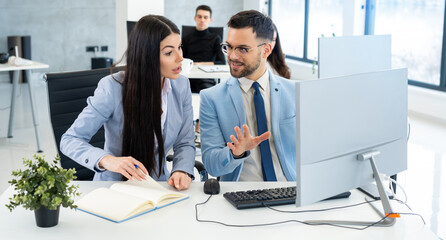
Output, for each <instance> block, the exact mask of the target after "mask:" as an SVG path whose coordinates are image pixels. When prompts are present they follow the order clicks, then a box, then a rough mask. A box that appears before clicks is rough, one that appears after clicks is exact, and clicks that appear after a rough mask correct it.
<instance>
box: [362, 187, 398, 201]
mask: <svg viewBox="0 0 446 240" xmlns="http://www.w3.org/2000/svg"><path fill="white" fill-rule="evenodd" d="M358 190H359V191H361V192H363V193H365V194H367V196H369V197H371V198H373V199H375V200H380V199H381V198H380V197H379V191H378V187H377V186H376V183H370V184H367V185H365V186H362V187H359V188H358ZM385 191H386V194H387V197H388V198H389V199H393V198H394V196H393V193H392V192H390V189H387V188H386V189H385Z"/></svg>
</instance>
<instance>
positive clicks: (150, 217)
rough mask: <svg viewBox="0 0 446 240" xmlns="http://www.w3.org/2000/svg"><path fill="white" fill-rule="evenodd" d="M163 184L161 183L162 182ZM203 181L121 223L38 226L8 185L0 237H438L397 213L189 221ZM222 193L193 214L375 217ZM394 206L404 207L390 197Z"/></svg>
mask: <svg viewBox="0 0 446 240" xmlns="http://www.w3.org/2000/svg"><path fill="white" fill-rule="evenodd" d="M112 183H113V182H76V184H79V186H80V190H81V192H83V193H88V192H89V191H91V190H93V189H94V188H97V187H102V186H109V185H111V184H112ZM162 184H163V185H164V186H167V184H166V183H162ZM294 184H295V183H293V182H286V183H283V182H282V183H277V182H274V183H263V182H256V183H254V182H224V183H221V190H222V193H224V192H228V191H237V190H248V189H260V188H269V187H278V186H280V187H282V186H292V185H294ZM202 189H203V183H202V182H193V183H192V185H191V188H190V189H189V190H186V191H184V193H186V194H188V195H189V196H190V198H189V199H187V200H185V201H182V202H179V203H176V204H174V205H171V206H168V207H166V208H162V209H159V210H157V211H154V212H151V213H147V214H144V215H142V216H139V217H137V218H134V219H131V220H129V221H126V222H123V223H119V224H117V223H113V222H110V221H107V220H104V219H101V218H98V217H95V216H93V215H90V214H87V213H84V212H81V211H74V210H70V209H66V208H61V211H60V219H59V224H58V225H57V226H55V227H52V228H39V227H37V226H36V224H35V220H34V213H33V212H31V211H28V210H24V209H23V208H17V209H15V210H14V211H13V212H12V213H10V212H9V210H8V209H7V208H6V207H5V206H4V205H5V204H6V203H7V200H8V198H9V197H10V196H12V194H13V189H12V188H11V187H9V188H8V189H7V190H6V191H5V192H4V193H3V194H2V195H1V196H0V238H1V239H35V240H38V239H45V240H47V239H76V240H78V239H93V238H94V239H147V238H150V239H212V240H214V239H227V238H231V237H232V238H234V239H243V238H245V239H373V240H376V239H392V240H395V239H423V240H424V239H438V238H437V237H436V236H435V235H434V234H433V233H432V232H431V231H430V230H429V229H428V228H427V227H426V226H424V225H423V223H422V221H421V219H420V218H418V217H415V216H409V215H403V216H402V217H401V219H398V221H397V222H396V224H395V225H394V226H392V227H387V228H383V227H371V228H368V229H366V230H363V231H359V230H350V229H342V228H335V227H331V226H306V225H303V224H300V223H285V224H280V225H275V226H266V227H244V228H243V227H225V226H222V225H218V224H214V223H201V222H197V221H196V220H195V208H194V206H195V204H196V203H200V202H203V201H205V200H206V199H207V198H208V195H205V194H204V193H203V190H202ZM222 193H220V194H219V195H215V196H213V197H212V198H211V199H210V200H209V202H208V203H207V204H206V205H202V206H199V210H198V213H199V218H200V219H207V220H215V221H220V222H225V223H231V224H255V223H267V222H278V221H284V220H289V219H298V220H310V219H313V220H314V219H348V220H372V221H377V220H379V219H380V217H379V216H378V215H377V214H376V212H375V211H374V210H373V209H372V208H371V207H370V206H368V205H367V204H365V205H361V206H358V207H354V208H349V209H343V210H333V211H330V212H319V213H305V214H289V213H279V212H274V211H272V210H270V209H267V208H258V209H248V210H237V209H235V208H234V207H233V206H232V205H231V204H230V203H229V202H227V201H226V200H225V199H224V198H223V195H222ZM363 198H364V195H363V194H362V193H360V192H359V191H357V190H354V191H352V196H351V197H350V198H349V199H341V200H332V201H325V202H319V203H316V204H313V205H311V206H306V207H303V208H299V210H304V209H305V210H307V209H320V208H327V207H334V206H344V205H348V204H353V203H358V202H362V201H363ZM392 205H393V206H392V207H394V210H396V211H400V212H409V210H408V209H407V208H406V207H405V206H403V205H401V204H399V203H397V202H395V201H392ZM276 208H279V209H282V210H289V211H291V210H297V209H296V207H295V206H294V205H286V206H279V207H276Z"/></svg>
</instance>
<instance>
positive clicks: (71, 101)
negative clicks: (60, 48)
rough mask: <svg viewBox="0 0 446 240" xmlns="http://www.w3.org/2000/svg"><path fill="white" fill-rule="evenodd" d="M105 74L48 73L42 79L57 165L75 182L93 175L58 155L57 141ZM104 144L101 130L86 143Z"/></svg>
mask: <svg viewBox="0 0 446 240" xmlns="http://www.w3.org/2000/svg"><path fill="white" fill-rule="evenodd" d="M116 70H118V69H116ZM109 74H110V69H109V68H101V69H94V70H86V71H77V72H63V73H48V74H46V77H45V78H46V81H47V83H48V100H49V106H50V117H51V124H52V126H53V133H54V138H55V140H56V145H57V150H58V151H59V155H60V163H61V165H62V167H63V168H67V169H68V168H74V169H76V176H77V179H78V180H93V176H94V172H93V171H91V170H90V169H88V168H85V167H83V166H82V165H80V164H78V163H77V162H75V161H73V160H71V159H70V158H69V157H67V156H65V155H64V154H63V153H61V152H60V140H61V138H62V135H63V134H64V133H65V132H66V131H67V130H68V128H70V126H71V125H72V124H73V122H74V120H76V118H77V116H78V115H79V114H80V113H81V112H82V110H83V109H84V108H85V107H86V106H87V98H88V97H89V96H92V95H93V93H94V90H95V89H96V87H97V85H98V82H99V80H101V78H103V77H105V76H107V75H109ZM104 141H105V137H104V127H101V129H99V130H98V132H97V133H96V134H95V135H94V136H93V137H92V138H91V140H90V144H91V145H93V146H95V147H99V148H104Z"/></svg>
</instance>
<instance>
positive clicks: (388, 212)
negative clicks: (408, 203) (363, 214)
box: [305, 151, 399, 227]
mask: <svg viewBox="0 0 446 240" xmlns="http://www.w3.org/2000/svg"><path fill="white" fill-rule="evenodd" d="M378 154H380V152H379V151H372V152H367V153H362V154H358V156H357V159H358V160H359V161H365V160H368V159H369V160H370V164H371V167H372V170H373V177H374V178H375V181H376V187H377V188H378V192H379V197H380V199H381V203H382V206H383V209H384V213H383V212H382V211H381V210H380V209H378V208H377V207H376V206H375V205H373V204H372V201H369V200H367V198H366V201H367V202H368V203H369V204H370V206H372V207H373V209H375V211H376V212H377V213H378V214H379V215H380V216H381V217H382V218H383V219H382V221H379V222H368V221H342V220H313V221H305V222H306V223H309V224H324V223H328V224H336V225H357V226H358V225H359V226H372V225H373V226H379V227H390V226H392V225H393V224H395V222H396V218H398V217H399V214H398V213H394V212H393V210H392V206H391V205H390V200H389V198H388V197H387V194H386V190H385V189H384V185H383V182H382V181H381V177H380V176H379V171H378V169H377V167H376V164H375V158H374V157H375V156H376V155H378Z"/></svg>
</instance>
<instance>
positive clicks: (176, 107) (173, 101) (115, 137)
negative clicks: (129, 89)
mask: <svg viewBox="0 0 446 240" xmlns="http://www.w3.org/2000/svg"><path fill="white" fill-rule="evenodd" d="M113 76H114V77H115V78H116V79H117V80H118V81H120V82H122V80H123V79H124V72H119V73H115V74H114V75H113ZM171 86H172V91H171V92H170V93H169V94H168V96H167V104H168V105H167V116H166V123H165V126H164V131H163V138H164V151H165V152H166V153H167V151H168V150H169V149H171V148H173V151H174V159H173V168H172V172H175V171H184V172H186V173H189V174H192V175H193V173H194V171H193V170H194V169H193V168H194V164H195V144H194V129H193V113H192V96H191V91H190V85H189V80H188V79H187V78H186V77H183V76H180V77H179V78H178V79H176V80H171ZM121 91H122V87H121V84H120V83H118V82H116V80H114V79H113V78H112V76H111V75H109V76H106V77H104V78H103V79H101V80H100V82H99V84H98V87H97V88H96V90H95V92H94V96H91V97H89V98H88V99H87V103H88V105H87V107H85V108H84V110H83V111H82V112H81V113H80V114H79V116H78V117H77V119H76V120H75V121H74V123H73V125H72V126H71V127H70V128H69V129H68V130H67V132H66V133H65V134H64V135H63V136H62V139H61V141H60V150H61V151H62V153H63V154H65V155H66V156H68V157H69V158H71V159H73V160H74V161H76V162H78V163H79V164H80V165H82V166H84V167H87V168H89V169H91V170H93V171H95V175H94V179H93V180H99V181H107V180H121V174H120V173H115V172H111V171H100V170H99V169H97V168H96V164H97V162H98V161H99V160H100V159H101V158H102V157H104V156H105V155H108V154H110V155H113V156H121V150H122V149H121V148H122V146H121V145H122V128H123V123H124V117H123V110H122V93H121ZM101 126H104V129H105V145H104V149H101V148H96V147H93V146H92V145H90V144H89V143H88V142H89V141H90V139H91V137H92V136H93V135H94V134H96V132H97V131H98V130H99V128H101ZM156 159H158V156H156ZM163 161H164V171H163V173H162V174H161V176H160V177H159V178H158V177H156V176H155V175H153V176H152V177H153V178H154V179H155V180H159V181H166V180H167V179H168V178H169V177H170V173H169V171H168V170H167V168H166V158H164V160H163ZM155 169H156V171H158V165H157V166H155Z"/></svg>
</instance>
